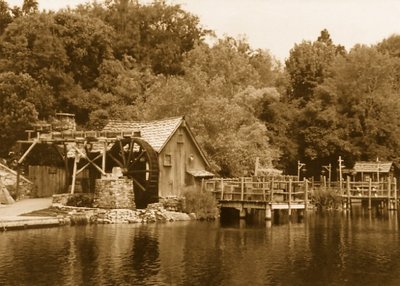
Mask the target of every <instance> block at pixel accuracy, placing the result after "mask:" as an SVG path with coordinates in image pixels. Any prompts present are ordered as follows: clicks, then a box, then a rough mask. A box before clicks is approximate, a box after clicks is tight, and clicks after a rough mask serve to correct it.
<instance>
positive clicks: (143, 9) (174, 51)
mask: <svg viewBox="0 0 400 286" xmlns="http://www.w3.org/2000/svg"><path fill="white" fill-rule="evenodd" d="M78 12H79V13H82V14H86V15H87V14H89V15H94V16H95V17H99V18H100V19H102V20H103V21H104V22H106V23H107V24H109V25H110V26H112V27H113V28H114V30H115V31H116V37H115V41H114V43H115V44H114V55H115V57H116V58H117V59H120V60H121V59H122V58H123V57H124V55H129V56H131V57H133V58H134V59H136V60H137V63H138V64H139V65H142V66H150V67H151V68H152V70H153V72H154V73H156V74H160V73H162V74H166V75H176V74H182V72H183V70H182V66H181V65H182V60H183V55H184V54H185V53H187V52H189V51H190V50H192V49H193V48H194V46H195V45H196V44H197V43H199V42H202V41H203V38H204V36H205V35H206V34H207V33H208V31H206V30H204V29H202V28H201V27H200V26H199V19H198V17H196V16H194V15H192V14H190V13H188V12H186V11H184V10H183V9H181V7H180V5H168V4H166V2H165V1H159V0H157V1H154V2H152V3H151V4H148V5H140V4H138V3H137V2H136V1H127V0H113V1H108V2H106V4H105V5H98V4H93V5H89V6H81V7H80V8H79V9H78Z"/></svg>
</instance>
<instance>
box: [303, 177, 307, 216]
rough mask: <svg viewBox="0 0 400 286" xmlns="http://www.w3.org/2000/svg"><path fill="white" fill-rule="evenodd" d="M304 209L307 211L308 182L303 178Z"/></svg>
mask: <svg viewBox="0 0 400 286" xmlns="http://www.w3.org/2000/svg"><path fill="white" fill-rule="evenodd" d="M304 208H305V210H306V211H307V209H308V181H307V179H306V178H304Z"/></svg>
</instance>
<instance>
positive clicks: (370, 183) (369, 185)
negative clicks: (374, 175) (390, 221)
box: [368, 178, 372, 210]
mask: <svg viewBox="0 0 400 286" xmlns="http://www.w3.org/2000/svg"><path fill="white" fill-rule="evenodd" d="M371 191H372V181H371V178H369V184H368V209H369V210H370V209H371V208H372V205H371Z"/></svg>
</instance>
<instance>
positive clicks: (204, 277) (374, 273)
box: [0, 206, 400, 285]
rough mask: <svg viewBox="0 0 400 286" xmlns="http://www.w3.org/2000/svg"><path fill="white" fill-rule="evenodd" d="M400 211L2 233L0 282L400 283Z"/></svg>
mask: <svg viewBox="0 0 400 286" xmlns="http://www.w3.org/2000/svg"><path fill="white" fill-rule="evenodd" d="M398 223H399V222H398V214H397V212H384V211H382V210H379V209H376V210H373V211H372V212H368V211H365V210H364V209H363V208H362V207H361V206H359V208H357V207H353V209H352V211H351V212H324V213H308V214H307V215H306V216H305V217H304V219H300V220H298V219H290V220H287V221H286V222H284V221H278V222H275V221H274V222H264V221H259V222H255V221H252V220H247V221H245V220H241V221H238V220H237V221H235V222H230V223H229V222H225V223H223V224H219V223H218V222H215V223H208V222H184V223H168V224H159V225H99V226H79V227H64V228H51V229H37V230H27V231H14V232H5V233H0V243H1V244H0V245H1V246H0V270H1V275H0V285H245V284H251V285H361V284H363V285H400V284H399V283H400V280H399V278H398V277H399V274H400V248H399V244H400V239H399V228H398Z"/></svg>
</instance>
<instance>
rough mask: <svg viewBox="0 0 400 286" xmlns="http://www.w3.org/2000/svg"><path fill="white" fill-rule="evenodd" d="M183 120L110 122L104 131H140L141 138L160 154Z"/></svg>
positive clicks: (181, 118)
mask: <svg viewBox="0 0 400 286" xmlns="http://www.w3.org/2000/svg"><path fill="white" fill-rule="evenodd" d="M183 120H184V118H183V117H182V116H180V117H173V118H167V119H162V120H154V121H147V122H140V121H121V120H110V121H109V122H108V124H107V125H106V126H105V127H104V129H103V130H104V131H116V132H121V131H140V135H141V137H142V138H143V139H144V140H145V141H147V143H149V144H150V146H151V147H153V149H154V150H155V151H156V152H158V153H160V152H161V150H162V149H163V148H164V146H165V144H166V143H167V142H168V140H169V139H170V138H171V136H172V135H173V134H174V133H175V131H176V130H177V129H178V128H179V126H180V125H181V123H182V122H183Z"/></svg>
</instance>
